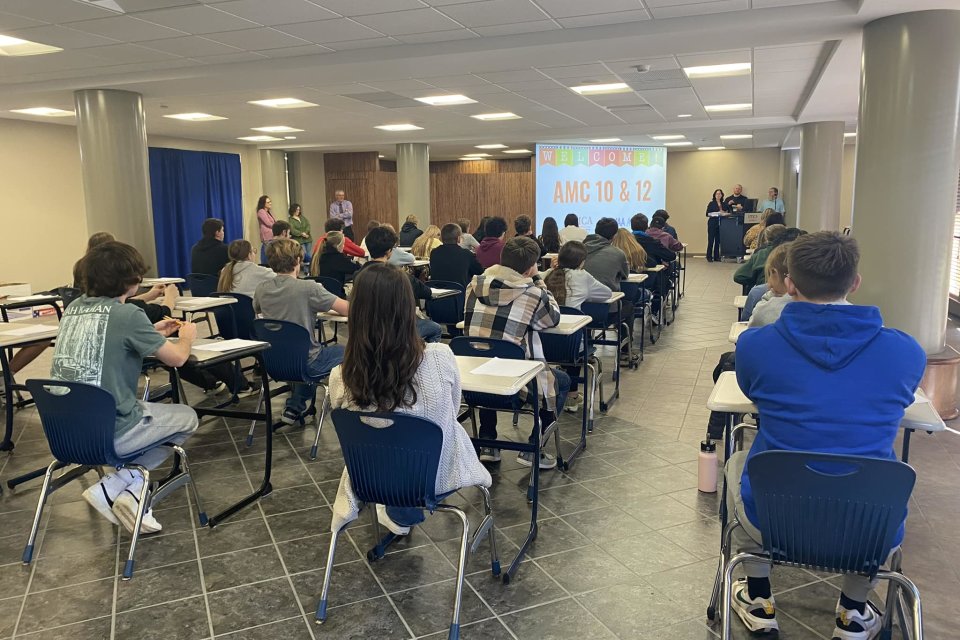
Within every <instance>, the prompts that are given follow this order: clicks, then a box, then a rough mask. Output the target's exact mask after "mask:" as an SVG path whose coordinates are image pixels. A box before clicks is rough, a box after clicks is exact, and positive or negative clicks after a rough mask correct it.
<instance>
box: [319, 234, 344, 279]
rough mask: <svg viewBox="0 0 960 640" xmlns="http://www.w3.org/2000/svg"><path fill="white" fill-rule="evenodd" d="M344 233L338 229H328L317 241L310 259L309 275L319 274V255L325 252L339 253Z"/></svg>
mask: <svg viewBox="0 0 960 640" xmlns="http://www.w3.org/2000/svg"><path fill="white" fill-rule="evenodd" d="M344 237H345V236H344V235H343V233H342V232H340V231H328V232H327V233H326V234H325V235H324V236H323V237H322V238H320V242H318V243H317V250H316V251H314V252H313V259H311V260H310V275H311V276H318V275H320V256H322V255H323V254H325V253H339V252H340V251H342V250H343V245H344V242H345V240H344Z"/></svg>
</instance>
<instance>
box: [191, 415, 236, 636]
mask: <svg viewBox="0 0 960 640" xmlns="http://www.w3.org/2000/svg"><path fill="white" fill-rule="evenodd" d="M223 422H224V426H226V422H227V421H226V419H225V418H224V419H223ZM234 446H236V442H234ZM190 482H193V478H191V479H190ZM183 490H184V491H186V492H187V505H188V506H189V505H190V503H191V502H193V498H192V496H191V495H190V490H189V487H183ZM196 508H197V509H198V510H199V509H200V505H199V504H198V505H196ZM190 511H191V512H192V511H193V509H190ZM191 524H192V521H191ZM190 530H191V531H192V532H193V548H194V551H195V553H196V554H197V555H196V561H197V570H198V571H199V572H200V593H201V594H203V608H204V611H206V614H207V629H208V630H209V631H210V637H211V638H212V637H214V629H213V613H212V612H211V611H210V597H209V595H208V592H207V581H206V580H205V576H204V573H203V557H202V556H201V555H200V535H199V534H198V533H197V531H198V529H197V528H196V527H190ZM207 530H208V531H209V528H207ZM191 597H193V596H191Z"/></svg>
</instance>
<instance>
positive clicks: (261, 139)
mask: <svg viewBox="0 0 960 640" xmlns="http://www.w3.org/2000/svg"><path fill="white" fill-rule="evenodd" d="M237 140H246V141H247V142H280V141H282V140H283V138H276V137H274V136H244V137H242V138H237Z"/></svg>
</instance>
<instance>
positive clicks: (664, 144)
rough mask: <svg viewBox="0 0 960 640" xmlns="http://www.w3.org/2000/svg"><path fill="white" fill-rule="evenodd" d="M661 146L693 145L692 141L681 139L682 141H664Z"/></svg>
mask: <svg viewBox="0 0 960 640" xmlns="http://www.w3.org/2000/svg"><path fill="white" fill-rule="evenodd" d="M663 146H665V147H692V146H693V143H692V142H690V141H689V140H685V141H683V142H664V143H663Z"/></svg>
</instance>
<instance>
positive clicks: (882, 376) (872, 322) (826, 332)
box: [726, 231, 926, 640]
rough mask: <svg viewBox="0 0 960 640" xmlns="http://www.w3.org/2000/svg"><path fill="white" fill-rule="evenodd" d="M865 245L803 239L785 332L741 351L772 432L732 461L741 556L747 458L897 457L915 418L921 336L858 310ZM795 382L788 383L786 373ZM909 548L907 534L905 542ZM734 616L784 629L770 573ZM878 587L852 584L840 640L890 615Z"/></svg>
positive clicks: (752, 531) (840, 613)
mask: <svg viewBox="0 0 960 640" xmlns="http://www.w3.org/2000/svg"><path fill="white" fill-rule="evenodd" d="M859 259H860V252H859V249H858V248H857V243H856V240H854V239H853V238H851V237H849V236H843V235H840V234H838V233H836V232H830V231H820V232H818V233H811V234H809V235H806V236H803V237H800V238H798V239H797V240H796V241H794V242H793V243H792V244H791V245H790V254H789V257H788V259H787V277H786V279H785V281H786V287H787V293H788V294H789V295H790V296H792V297H793V298H794V300H795V302H793V303H791V304H789V305H787V306H786V307H784V309H783V313H782V314H781V316H780V319H779V320H778V321H777V322H775V323H774V324H771V325H768V326H766V327H763V328H759V329H750V330H748V331H746V332H744V333H743V334H742V335H741V336H740V339H739V341H738V342H737V381H738V382H739V383H740V388H741V389H742V390H743V392H744V394H746V396H747V397H748V398H750V399H751V400H753V402H754V403H755V404H756V405H757V409H758V410H759V413H760V422H761V424H762V425H763V426H762V429H761V430H760V431H758V432H757V436H756V439H755V440H754V443H753V446H752V447H751V448H750V451H749V452H748V453H745V452H739V453H736V454H734V455H733V456H731V457H730V460H729V462H728V463H727V468H726V477H727V487H728V494H727V500H728V504H729V505H732V508H733V510H734V511H735V513H736V517H737V518H738V520H739V521H740V522H741V523H742V524H743V528H742V529H737V530H736V531H735V533H734V535H733V540H732V544H733V548H734V549H742V550H756V549H757V548H758V547H759V541H760V532H759V530H758V528H757V526H756V525H757V522H758V518H757V512H756V507H755V504H754V501H753V494H752V492H751V489H750V482H749V478H748V477H747V475H746V474H745V473H744V468H745V466H746V462H747V460H749V459H750V458H751V457H752V456H754V455H756V454H758V453H761V452H763V451H769V450H787V451H813V452H820V453H837V454H846V455H856V456H866V457H871V458H884V459H889V460H894V459H896V455H895V453H894V451H893V443H894V439H895V438H896V436H897V431H898V429H899V425H900V421H901V420H902V419H903V414H904V410H905V409H906V408H907V407H909V406H910V404H911V403H912V402H913V397H914V396H913V394H914V391H915V390H916V388H917V385H918V384H919V383H920V378H921V376H922V375H923V370H924V367H925V366H926V356H925V355H924V352H923V350H922V349H921V348H920V345H919V344H917V342H916V341H915V340H914V339H913V338H911V337H910V336H908V335H906V334H905V333H902V332H900V331H897V330H895V329H886V328H884V327H883V320H882V318H881V317H880V310H879V309H877V308H876V307H867V306H858V305H852V304H850V303H849V302H847V299H846V297H847V295H848V294H850V293H853V292H854V291H856V290H857V288H858V287H859V286H860V275H859V274H858V273H857V263H858V262H859ZM785 372H786V373H788V375H786V376H785V375H784V373H785ZM902 539H903V528H902V526H901V531H900V535H899V537H898V539H897V541H896V544H897V545H899V544H900V542H901V541H902ZM744 568H745V572H746V574H747V578H746V579H745V580H740V581H739V582H737V583H736V584H735V585H734V589H733V608H734V610H735V611H736V612H737V615H739V616H740V619H741V620H743V623H744V624H745V625H746V626H747V628H748V629H750V630H751V631H753V632H757V633H772V632H775V631H778V630H779V627H778V625H777V620H776V610H775V606H774V600H773V597H772V595H771V591H770V579H769V578H770V565H769V564H767V563H764V562H756V563H745V564H744ZM873 587H874V585H873V584H872V583H871V582H870V581H869V580H868V579H867V578H864V577H861V576H845V577H844V579H843V589H842V592H841V594H840V600H839V602H838V603H837V609H836V612H837V618H836V628H835V630H834V632H833V636H832V637H833V638H834V639H835V640H837V639H839V640H869V639H870V638H873V637H874V636H875V635H876V634H877V632H878V631H879V629H880V626H881V621H880V616H879V615H877V613H875V612H874V610H873V609H871V608H870V607H867V606H866V601H867V597H868V595H869V594H870V591H871V590H872V589H873Z"/></svg>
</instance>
